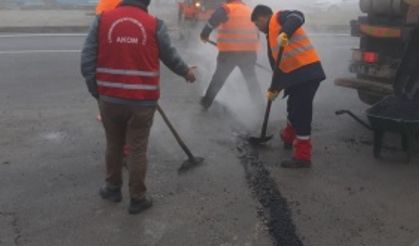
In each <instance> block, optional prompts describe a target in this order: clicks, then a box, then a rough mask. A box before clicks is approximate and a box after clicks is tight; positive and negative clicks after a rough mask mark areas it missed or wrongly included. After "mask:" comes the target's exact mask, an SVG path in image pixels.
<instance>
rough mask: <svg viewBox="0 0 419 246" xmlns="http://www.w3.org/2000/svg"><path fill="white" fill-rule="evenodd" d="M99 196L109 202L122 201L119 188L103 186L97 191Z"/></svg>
mask: <svg viewBox="0 0 419 246" xmlns="http://www.w3.org/2000/svg"><path fill="white" fill-rule="evenodd" d="M99 195H100V197H102V199H104V200H108V201H111V202H115V203H116V202H120V201H122V194H121V188H120V187H109V186H108V185H105V186H103V187H102V188H100V190H99Z"/></svg>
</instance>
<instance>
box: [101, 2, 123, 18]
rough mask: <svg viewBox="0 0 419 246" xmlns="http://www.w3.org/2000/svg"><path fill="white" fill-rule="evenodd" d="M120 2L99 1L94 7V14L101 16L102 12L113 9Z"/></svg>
mask: <svg viewBox="0 0 419 246" xmlns="http://www.w3.org/2000/svg"><path fill="white" fill-rule="evenodd" d="M120 2H121V0H99V2H98V3H97V5H96V14H97V15H98V14H101V13H102V12H103V11H108V10H112V9H114V8H115V7H116V6H118V4H119V3H120Z"/></svg>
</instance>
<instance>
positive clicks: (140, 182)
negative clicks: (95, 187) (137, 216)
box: [99, 100, 156, 200]
mask: <svg viewBox="0 0 419 246" xmlns="http://www.w3.org/2000/svg"><path fill="white" fill-rule="evenodd" d="M99 109H100V115H101V117H102V122H103V126H104V128H105V134H106V184H107V185H109V186H113V187H121V186H122V160H123V147H124V145H125V144H127V145H128V146H129V154H128V156H127V165H128V170H129V192H130V196H131V199H134V200H140V199H142V198H144V195H145V193H146V191H147V188H146V185H145V177H146V172H147V145H148V137H149V135H150V128H151V126H152V124H153V117H154V113H155V111H156V106H133V105H123V104H114V103H108V102H105V101H103V100H99Z"/></svg>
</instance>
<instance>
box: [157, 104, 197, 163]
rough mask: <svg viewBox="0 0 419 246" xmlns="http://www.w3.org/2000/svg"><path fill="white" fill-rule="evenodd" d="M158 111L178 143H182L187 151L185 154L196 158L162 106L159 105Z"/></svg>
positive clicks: (181, 145) (190, 157)
mask: <svg viewBox="0 0 419 246" xmlns="http://www.w3.org/2000/svg"><path fill="white" fill-rule="evenodd" d="M157 111H158V112H159V113H160V115H161V117H162V118H163V120H164V122H165V123H166V125H167V127H169V129H170V131H171V132H172V134H173V136H174V137H175V139H176V141H177V142H178V144H179V145H180V147H181V148H182V150H183V151H184V152H185V154H186V155H187V156H188V158H189V160H191V161H193V160H195V156H194V155H193V154H192V152H191V151H190V150H189V148H188V146H186V144H185V142H183V140H182V138H181V137H180V136H179V134H178V132H177V131H176V129H175V128H174V127H173V125H172V123H170V121H169V119H168V118H167V116H166V114H165V113H164V111H163V109H162V108H161V107H160V105H157Z"/></svg>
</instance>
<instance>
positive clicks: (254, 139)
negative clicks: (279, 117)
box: [248, 44, 285, 145]
mask: <svg viewBox="0 0 419 246" xmlns="http://www.w3.org/2000/svg"><path fill="white" fill-rule="evenodd" d="M284 48H285V46H284V44H281V47H280V49H279V52H278V59H277V60H276V67H278V66H279V64H280V63H281V59H282V55H283V53H284ZM274 75H275V73H273V74H272V82H273V79H274ZM271 106H272V100H269V99H268V103H267V105H266V111H265V117H264V119H263V124H262V132H261V133H260V137H249V138H248V141H249V143H250V144H253V145H260V144H264V143H266V142H268V141H269V140H271V139H272V138H273V135H269V136H267V135H266V130H267V128H268V121H269V114H270V112H271Z"/></svg>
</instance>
